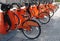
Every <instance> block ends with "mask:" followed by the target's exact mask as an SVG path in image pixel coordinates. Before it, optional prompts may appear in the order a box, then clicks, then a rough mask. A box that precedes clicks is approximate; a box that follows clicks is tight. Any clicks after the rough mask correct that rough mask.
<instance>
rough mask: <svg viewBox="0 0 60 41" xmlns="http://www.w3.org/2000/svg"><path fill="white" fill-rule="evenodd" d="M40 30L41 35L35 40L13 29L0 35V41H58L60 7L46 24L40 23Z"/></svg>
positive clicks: (59, 36) (59, 38) (59, 37)
mask: <svg viewBox="0 0 60 41" xmlns="http://www.w3.org/2000/svg"><path fill="white" fill-rule="evenodd" d="M41 30H42V31H41V35H40V36H39V38H37V39H35V40H29V39H27V38H26V37H25V36H24V35H23V33H22V32H21V31H16V30H15V31H11V32H9V33H8V34H7V35H0V41H60V8H59V9H58V10H57V11H56V12H55V14H54V16H53V17H52V18H51V20H50V22H49V23H48V24H45V25H41Z"/></svg>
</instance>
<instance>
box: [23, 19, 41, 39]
mask: <svg viewBox="0 0 60 41" xmlns="http://www.w3.org/2000/svg"><path fill="white" fill-rule="evenodd" d="M24 25H28V26H30V30H29V31H28V30H25V29H23V30H22V32H23V34H24V35H25V36H26V37H27V38H28V39H36V38H38V37H39V35H40V34H41V26H40V24H39V23H38V22H37V21H35V20H27V21H25V22H24V23H23V26H24Z"/></svg>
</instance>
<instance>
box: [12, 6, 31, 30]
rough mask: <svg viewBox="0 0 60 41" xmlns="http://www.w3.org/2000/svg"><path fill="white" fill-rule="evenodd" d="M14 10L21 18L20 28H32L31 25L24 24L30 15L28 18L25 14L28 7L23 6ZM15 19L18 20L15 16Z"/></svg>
mask: <svg viewBox="0 0 60 41" xmlns="http://www.w3.org/2000/svg"><path fill="white" fill-rule="evenodd" d="M12 12H14V13H15V14H16V15H18V17H19V18H20V24H19V25H18V27H17V28H18V29H26V30H30V27H29V26H27V25H25V26H22V24H23V22H24V21H26V20H28V17H27V18H26V17H25V16H24V15H25V14H26V8H25V7H21V8H20V9H15V10H13V11H12ZM15 20H16V21H17V18H16V17H15Z"/></svg>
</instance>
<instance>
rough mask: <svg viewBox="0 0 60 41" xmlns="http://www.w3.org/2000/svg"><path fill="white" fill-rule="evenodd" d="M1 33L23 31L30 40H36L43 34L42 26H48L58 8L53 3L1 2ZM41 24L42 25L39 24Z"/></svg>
mask: <svg viewBox="0 0 60 41" xmlns="http://www.w3.org/2000/svg"><path fill="white" fill-rule="evenodd" d="M0 4H1V9H0V33H1V34H7V33H8V32H10V31H12V30H15V29H17V30H21V31H22V32H23V34H24V35H25V36H26V37H27V38H28V39H36V38H38V37H39V35H40V34H41V25H40V23H41V24H47V23H48V22H49V21H50V19H51V17H52V16H53V15H54V12H55V11H56V10H57V8H58V6H57V5H55V4H52V3H48V4H40V3H39V4H38V5H36V4H35V3H25V4H24V5H22V6H21V5H19V4H18V3H12V4H5V3H2V2H0ZM37 20H38V21H37ZM39 22H40V23H39Z"/></svg>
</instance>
